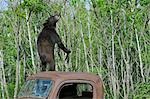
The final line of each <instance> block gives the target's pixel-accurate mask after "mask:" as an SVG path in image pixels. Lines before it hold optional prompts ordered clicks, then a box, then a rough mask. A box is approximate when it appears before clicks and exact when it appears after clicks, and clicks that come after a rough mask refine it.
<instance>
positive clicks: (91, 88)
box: [17, 71, 104, 99]
mask: <svg viewBox="0 0 150 99" xmlns="http://www.w3.org/2000/svg"><path fill="white" fill-rule="evenodd" d="M17 99H104V88H103V83H102V80H101V79H100V77H99V76H97V75H94V74H90V73H83V72H58V71H49V72H40V73H37V74H34V75H32V76H30V77H28V78H27V81H26V83H25V84H24V85H23V87H22V88H21V90H20V92H19V94H18V97H17Z"/></svg>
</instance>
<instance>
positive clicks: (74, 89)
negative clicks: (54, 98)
mask: <svg viewBox="0 0 150 99" xmlns="http://www.w3.org/2000/svg"><path fill="white" fill-rule="evenodd" d="M58 97H59V98H58V99H93V87H92V85H90V84H88V83H67V84H64V85H63V86H62V87H61V88H60V91H59V93H58Z"/></svg>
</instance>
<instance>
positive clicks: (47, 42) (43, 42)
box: [37, 15, 71, 71]
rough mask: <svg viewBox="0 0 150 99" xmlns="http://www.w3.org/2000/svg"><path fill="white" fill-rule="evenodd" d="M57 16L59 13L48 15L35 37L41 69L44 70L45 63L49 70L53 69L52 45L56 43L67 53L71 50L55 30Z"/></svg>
mask: <svg viewBox="0 0 150 99" xmlns="http://www.w3.org/2000/svg"><path fill="white" fill-rule="evenodd" d="M59 18H60V16H59V15H54V16H50V17H49V18H48V19H47V21H46V22H45V23H44V24H43V25H44V28H43V29H42V32H41V33H40V34H39V36H38V39H37V47H38V53H39V56H40V60H41V68H42V71H45V70H46V66H47V64H48V65H49V67H48V68H49V70H50V71H54V70H55V59H54V47H55V44H56V43H57V44H58V47H59V48H61V49H62V50H63V51H64V52H65V53H67V54H69V53H70V52H71V51H70V50H69V49H67V48H66V47H65V46H64V44H63V43H62V41H61V39H60V37H59V35H58V34H57V32H56V30H55V28H56V23H57V21H58V20H59Z"/></svg>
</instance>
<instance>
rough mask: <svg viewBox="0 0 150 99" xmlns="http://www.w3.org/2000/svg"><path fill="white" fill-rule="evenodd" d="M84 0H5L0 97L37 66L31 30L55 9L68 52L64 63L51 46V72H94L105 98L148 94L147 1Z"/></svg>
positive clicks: (0, 20) (144, 98)
mask: <svg viewBox="0 0 150 99" xmlns="http://www.w3.org/2000/svg"><path fill="white" fill-rule="evenodd" d="M17 1H18V2H17ZM87 1H88V0H68V1H65V0H64V1H62V2H61V0H60V1H59V2H57V3H56V2H49V0H24V2H19V0H16V1H15V3H14V2H13V1H12V0H10V1H9V7H8V9H7V10H4V11H1V12H2V13H0V40H1V41H0V83H1V86H0V90H2V91H0V99H1V97H2V98H4V97H7V98H9V97H10V99H12V98H13V97H16V94H17V92H18V91H19V89H20V87H21V85H22V84H23V82H24V78H25V72H26V73H27V75H28V76H29V75H31V74H33V73H36V72H38V71H39V69H40V68H39V64H40V60H39V56H38V54H37V47H36V40H37V35H38V34H39V32H40V31H41V29H42V27H43V26H42V24H43V23H44V22H45V20H46V19H47V18H48V17H49V15H53V14H54V13H56V12H57V13H61V19H60V20H59V22H58V24H57V27H58V28H57V31H58V34H59V35H60V37H61V38H62V40H63V42H64V43H65V45H66V46H67V47H68V48H70V49H71V51H72V53H71V55H70V60H69V63H66V62H65V60H64V59H65V55H64V53H63V51H61V52H60V54H61V56H62V57H59V55H58V52H59V49H58V47H57V46H56V50H55V60H56V66H57V71H87V72H92V73H95V74H98V75H99V76H100V77H102V79H103V81H104V86H105V98H106V99H133V98H134V99H148V98H150V2H149V0H141V1H140V0H139V1H140V2H138V3H136V0H91V2H87ZM89 1H90V0H89ZM5 81H6V83H5ZM4 99H5V98H4Z"/></svg>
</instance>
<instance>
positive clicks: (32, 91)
mask: <svg viewBox="0 0 150 99" xmlns="http://www.w3.org/2000/svg"><path fill="white" fill-rule="evenodd" d="M51 86H52V81H51V80H42V79H36V80H28V81H27V82H26V83H25V84H24V86H23V87H22V88H21V90H20V92H19V94H18V96H19V97H24V96H25V97H37V98H38V97H39V98H43V97H47V96H48V94H49V92H50V90H51Z"/></svg>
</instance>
